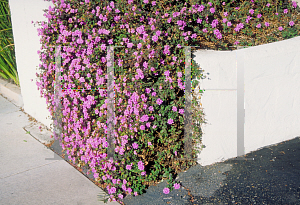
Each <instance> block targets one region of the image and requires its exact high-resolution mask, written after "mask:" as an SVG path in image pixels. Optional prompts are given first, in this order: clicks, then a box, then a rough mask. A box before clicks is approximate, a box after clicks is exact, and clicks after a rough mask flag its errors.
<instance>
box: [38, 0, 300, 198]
mask: <svg viewBox="0 0 300 205" xmlns="http://www.w3.org/2000/svg"><path fill="white" fill-rule="evenodd" d="M53 3H54V5H55V7H54V8H51V7H49V9H48V10H46V14H45V16H46V17H47V18H48V22H40V25H41V26H42V28H39V30H38V32H39V35H41V42H42V48H41V51H38V53H39V54H40V58H41V61H42V64H41V65H40V70H41V73H40V74H37V77H38V78H39V82H37V85H38V88H39V89H40V90H41V95H42V96H44V97H45V98H46V101H47V103H48V109H49V111H50V113H51V115H52V116H53V115H54V110H55V109H54V108H55V106H54V105H55V103H54V86H55V84H54V76H55V72H54V71H55V63H54V62H55V59H54V51H55V49H54V47H53V46H56V45H61V46H62V61H63V63H62V69H61V73H62V87H63V88H66V89H67V90H65V91H63V92H62V99H61V103H62V115H63V124H62V125H63V133H62V136H60V138H61V145H62V147H63V149H66V150H67V153H68V154H69V159H70V160H72V161H73V163H75V164H77V165H78V166H83V165H85V164H88V165H89V167H90V169H91V171H92V172H93V173H94V177H95V179H96V181H98V182H99V186H101V188H103V189H106V190H107V192H108V194H109V195H110V198H111V199H113V200H116V199H117V200H118V201H119V202H120V203H122V201H121V199H122V198H124V196H125V195H127V194H134V195H138V194H142V193H144V191H145V189H147V187H148V186H149V185H154V184H156V183H158V182H160V181H161V180H162V179H168V182H169V184H168V187H166V188H165V189H164V193H165V194H168V193H169V192H170V191H172V189H174V188H175V189H178V188H179V187H180V184H179V183H176V181H175V180H174V179H175V178H176V176H177V174H178V173H179V172H181V171H184V170H186V169H188V168H190V167H191V166H194V165H196V164H197V163H196V161H195V160H190V159H184V153H185V152H184V150H183V147H184V142H185V139H184V138H183V136H184V134H183V128H184V118H183V117H184V102H185V99H184V89H185V87H184V84H185V83H184V81H185V70H184V69H185V63H190V62H186V61H185V59H186V58H185V53H184V46H200V47H198V48H192V49H191V50H196V49H199V48H209V49H214V50H229V49H235V48H234V47H231V46H234V45H241V46H255V45H262V44H266V43H270V42H275V41H278V40H283V39H288V38H291V37H294V36H298V35H299V32H300V29H299V7H297V5H296V4H295V2H289V4H288V5H286V8H283V7H280V4H279V3H282V2H279V1H238V2H229V1H214V2H207V1H205V2H203V1H192V0H190V1H165V0H164V1H149V0H142V1H133V0H128V1H125V2H124V1H106V2H103V1H89V0H84V1H82V2H80V1H74V0H65V1H64V0H61V1H56V0H53ZM274 13H275V15H274ZM110 45H111V46H125V47H116V48H114V59H115V60H114V65H115V67H114V69H115V89H116V92H115V99H116V107H117V109H116V112H115V114H116V120H115V128H116V131H115V136H116V139H115V141H114V142H115V145H116V149H115V152H116V154H115V155H116V157H117V158H118V159H119V160H116V161H110V160H108V159H107V158H106V156H107V148H108V142H107V139H106V134H107V131H108V130H107V126H106V120H107V112H108V111H107V107H106V103H107V101H106V100H105V99H106V97H107V92H106V90H105V89H106V88H107V87H106V81H107V79H108V76H107V75H106V73H107V70H106V67H107V65H106V63H107V61H108V60H109V59H106V54H107V48H108V47H109V46H110ZM191 64H192V67H191V73H192V76H193V79H194V81H193V83H192V87H193V88H195V87H196V86H197V85H198V84H197V81H196V80H195V79H196V78H198V79H199V78H202V77H204V76H203V73H201V70H200V69H199V66H198V65H196V63H195V62H194V61H193V60H192V62H191ZM72 88H76V89H82V88H84V89H86V90H81V91H79V90H73V89H72ZM98 88H100V90H97V89H98ZM90 89H94V90H90ZM197 106H198V104H197V102H196V98H195V95H193V103H192V107H193V109H194V113H193V123H194V126H193V131H194V134H193V146H194V145H196V144H197V143H199V141H201V138H200V137H201V130H200V129H199V127H198V126H197V123H196V122H198V123H199V122H203V118H202V117H203V113H202V112H201V110H199V109H196V108H197ZM197 151H199V150H196V149H195V148H193V156H192V157H193V158H195V157H196V155H197ZM178 158H181V159H182V160H179V159H178Z"/></svg>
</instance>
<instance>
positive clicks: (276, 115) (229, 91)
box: [194, 37, 300, 166]
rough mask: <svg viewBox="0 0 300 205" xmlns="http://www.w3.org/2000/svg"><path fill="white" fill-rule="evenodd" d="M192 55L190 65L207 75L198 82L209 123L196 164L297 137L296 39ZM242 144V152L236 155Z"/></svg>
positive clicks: (299, 83) (299, 61)
mask: <svg viewBox="0 0 300 205" xmlns="http://www.w3.org/2000/svg"><path fill="white" fill-rule="evenodd" d="M194 54H195V55H196V57H195V58H194V60H195V61H196V62H197V63H199V64H200V67H201V68H202V69H203V70H204V72H205V73H209V75H207V76H208V77H207V78H206V79H203V80H201V81H200V88H201V90H205V91H204V93H203V95H202V97H201V103H202V107H203V111H204V113H205V115H206V117H205V118H206V120H207V124H203V126H202V131H203V132H204V134H203V136H202V143H203V144H204V145H205V146H206V147H205V148H203V150H202V151H201V153H200V155H199V156H198V158H200V159H198V163H200V164H201V165H203V166H205V165H209V164H212V163H215V162H221V161H223V160H226V159H229V158H232V157H237V156H241V155H243V154H242V153H245V154H246V153H249V152H251V151H255V150H257V149H259V148H262V147H264V146H267V145H272V144H276V143H279V142H281V141H285V140H289V139H292V138H295V137H297V136H299V135H300V126H299V124H300V37H295V38H292V39H288V40H284V41H280V42H274V43H269V44H266V45H260V46H255V47H249V48H243V49H238V50H235V51H212V50H197V51H195V53H194ZM243 69H244V82H242V80H243V79H242V73H241V71H242V70H243ZM237 78H239V79H237ZM238 80H239V81H238ZM238 83H240V85H241V83H242V84H243V85H244V88H243V85H241V86H240V89H241V88H242V89H243V90H244V92H241V90H240V94H242V95H244V97H243V99H242V100H244V102H242V101H238V98H239V99H241V96H240V97H239V96H238V89H237V88H238ZM243 109H245V114H244V113H243V112H244V111H243ZM238 112H239V113H238ZM241 115H242V116H241ZM243 116H244V117H243ZM243 118H244V119H243ZM237 121H239V122H237ZM243 121H244V123H243ZM243 126H244V127H243ZM237 133H239V135H237ZM243 135H244V137H243ZM242 138H244V142H241V141H243V140H242ZM242 143H244V150H243V151H242V152H241V150H240V151H239V153H238V149H240V148H241V144H242ZM238 144H239V146H238ZM238 147H240V148H238ZM254 160H255V159H254Z"/></svg>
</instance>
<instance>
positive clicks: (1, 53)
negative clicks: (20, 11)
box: [0, 0, 20, 85]
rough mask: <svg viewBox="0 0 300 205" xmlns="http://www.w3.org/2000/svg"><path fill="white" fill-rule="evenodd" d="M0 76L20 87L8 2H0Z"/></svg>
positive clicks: (6, 0)
mask: <svg viewBox="0 0 300 205" xmlns="http://www.w3.org/2000/svg"><path fill="white" fill-rule="evenodd" d="M0 76H1V77H3V78H5V79H12V80H13V81H14V82H15V84H17V85H20V83H19V76H18V72H17V69H16V58H15V50H14V40H13V33H12V24H11V19H10V10H9V4H8V0H5V1H4V0H2V1H0Z"/></svg>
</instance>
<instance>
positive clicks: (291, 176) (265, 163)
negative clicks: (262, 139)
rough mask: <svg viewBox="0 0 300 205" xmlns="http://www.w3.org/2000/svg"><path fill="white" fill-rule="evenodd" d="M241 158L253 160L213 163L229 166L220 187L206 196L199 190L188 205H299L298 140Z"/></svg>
mask: <svg viewBox="0 0 300 205" xmlns="http://www.w3.org/2000/svg"><path fill="white" fill-rule="evenodd" d="M245 157H247V158H252V157H253V158H254V160H253V161H252V160H251V161H245V160H233V159H229V160H226V161H224V162H221V163H216V164H231V165H232V169H231V170H230V171H227V172H225V176H226V179H225V180H224V186H222V187H221V188H220V189H218V190H217V191H216V192H215V193H214V194H213V195H212V196H209V197H208V196H204V194H203V193H201V191H199V192H198V196H196V195H195V196H194V201H193V202H190V203H189V204H289V205H290V204H300V138H299V137H297V138H295V139H292V140H289V141H285V142H282V143H279V144H277V145H273V146H268V147H265V148H263V149H260V150H257V151H255V152H251V153H249V154H247V155H245ZM195 191H196V190H195ZM196 192H197V191H196Z"/></svg>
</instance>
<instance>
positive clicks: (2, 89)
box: [0, 78, 54, 146]
mask: <svg viewBox="0 0 300 205" xmlns="http://www.w3.org/2000/svg"><path fill="white" fill-rule="evenodd" d="M0 94H2V95H3V96H4V97H5V98H7V100H9V101H10V102H11V103H13V104H14V105H16V106H17V107H20V108H21V109H20V111H22V112H23V113H25V114H26V115H27V117H28V118H29V120H30V121H31V123H30V124H29V125H27V126H25V127H23V129H24V130H25V131H26V132H28V133H29V134H30V135H31V136H32V137H33V138H35V139H36V140H38V141H39V142H41V143H42V144H44V145H46V146H47V145H50V144H51V143H53V142H54V138H53V137H52V135H53V133H52V132H51V131H49V129H47V128H46V126H45V125H43V124H42V123H40V122H38V121H37V120H36V119H34V118H33V117H32V116H30V115H29V114H27V113H26V112H25V111H24V103H23V97H22V94H21V88H20V87H18V86H16V85H14V84H12V83H9V82H8V81H7V80H5V79H2V78H0ZM40 128H41V129H40Z"/></svg>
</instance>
